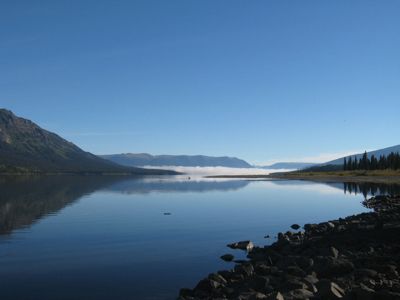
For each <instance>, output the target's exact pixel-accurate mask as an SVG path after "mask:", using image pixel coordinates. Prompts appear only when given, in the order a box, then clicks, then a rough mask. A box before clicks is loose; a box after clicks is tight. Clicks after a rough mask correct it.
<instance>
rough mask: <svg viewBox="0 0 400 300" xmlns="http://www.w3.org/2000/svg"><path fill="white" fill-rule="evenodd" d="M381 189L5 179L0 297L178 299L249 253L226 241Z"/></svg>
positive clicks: (346, 211) (258, 240) (347, 205)
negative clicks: (185, 289) (182, 291)
mask: <svg viewBox="0 0 400 300" xmlns="http://www.w3.org/2000/svg"><path fill="white" fill-rule="evenodd" d="M379 188H381V187H372V188H371V187H369V186H368V187H367V186H358V185H349V184H343V183H334V184H323V183H312V182H305V181H282V180H277V181H275V180H267V181H265V180H259V181H257V180H255V181H247V180H222V179H221V180H215V179H202V178H191V179H190V180H189V178H188V177H186V176H177V177H148V178H126V177H125V178H120V177H114V176H103V177H96V176H86V177H78V176H75V177H73V176H52V177H51V176H49V177H36V178H26V177H20V178H1V179H0V191H1V195H0V291H1V292H0V293H1V294H0V295H1V299H3V300H4V299H21V300H22V299H23V300H29V299H41V300H44V299H114V300H115V299H176V297H177V295H178V293H179V289H180V288H182V287H193V286H194V285H195V284H196V283H197V282H198V281H199V280H200V279H202V278H204V277H205V276H206V275H207V274H208V273H211V272H215V271H217V270H220V269H228V268H232V267H233V263H227V262H224V261H222V260H221V259H220V258H219V257H220V256H221V255H223V254H226V253H232V254H234V255H235V257H236V258H239V259H240V258H244V257H245V254H244V253H243V252H240V251H238V250H231V249H229V248H227V247H226V244H228V243H232V242H236V241H240V240H247V239H250V240H252V241H253V242H254V243H255V244H258V245H263V244H269V243H271V242H273V241H274V236H276V234H277V232H279V231H287V230H289V229H290V228H289V227H290V225H292V224H293V223H298V224H300V225H303V224H305V223H311V222H322V221H326V220H329V219H334V218H338V217H344V216H347V215H351V214H355V213H360V212H363V211H367V209H366V208H364V207H363V206H362V205H361V201H362V200H363V199H364V195H363V193H364V194H368V193H376V192H379ZM391 188H393V187H391ZM381 189H382V188H381ZM355 192H357V193H355ZM266 235H270V236H271V238H269V239H266V238H264V236H266Z"/></svg>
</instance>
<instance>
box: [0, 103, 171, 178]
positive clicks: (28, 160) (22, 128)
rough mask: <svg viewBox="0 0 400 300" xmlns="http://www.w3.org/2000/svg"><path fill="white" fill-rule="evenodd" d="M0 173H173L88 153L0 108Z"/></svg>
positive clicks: (29, 121)
mask: <svg viewBox="0 0 400 300" xmlns="http://www.w3.org/2000/svg"><path fill="white" fill-rule="evenodd" d="M0 173H3V174H4V173H103V174H104V173H124V174H125V173H126V174H136V175H145V174H172V173H173V172H169V171H161V170H145V169H139V168H127V167H124V166H120V165H118V164H115V163H113V162H110V161H108V160H105V159H102V158H100V157H98V156H96V155H94V154H92V153H90V152H86V151H84V150H82V149H81V148H79V147H78V146H76V145H75V144H73V143H72V142H69V141H67V140H65V139H63V138H62V137H60V136H59V135H57V134H55V133H53V132H50V131H47V130H45V129H43V128H41V127H39V126H38V125H37V124H35V123H34V122H32V121H31V120H28V119H24V118H21V117H18V116H16V115H15V114H14V113H13V112H12V111H10V110H7V109H0Z"/></svg>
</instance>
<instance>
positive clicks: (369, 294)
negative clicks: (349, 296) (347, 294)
mask: <svg viewBox="0 0 400 300" xmlns="http://www.w3.org/2000/svg"><path fill="white" fill-rule="evenodd" d="M352 293H353V295H355V297H356V299H362V300H374V298H375V294H376V293H375V291H374V290H373V289H370V288H368V287H367V286H365V285H364V284H362V283H361V284H360V287H356V288H353V291H352Z"/></svg>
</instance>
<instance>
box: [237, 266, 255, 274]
mask: <svg viewBox="0 0 400 300" xmlns="http://www.w3.org/2000/svg"><path fill="white" fill-rule="evenodd" d="M235 272H237V273H239V274H243V275H244V276H251V275H252V274H253V272H254V267H253V265H252V264H249V263H247V264H240V265H236V266H235Z"/></svg>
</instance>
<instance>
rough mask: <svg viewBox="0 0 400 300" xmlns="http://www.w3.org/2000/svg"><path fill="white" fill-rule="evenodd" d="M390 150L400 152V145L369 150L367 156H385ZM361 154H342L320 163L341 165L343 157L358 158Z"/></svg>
mask: <svg viewBox="0 0 400 300" xmlns="http://www.w3.org/2000/svg"><path fill="white" fill-rule="evenodd" d="M391 152H394V153H397V152H399V153H400V145H396V146H392V147H387V148H383V149H379V150H375V151H370V152H367V155H368V157H369V158H371V156H372V155H375V157H377V158H379V156H381V155H384V156H387V155H389V154H390V153H391ZM363 154H364V153H358V154H354V155H349V156H344V157H341V158H338V159H335V160H331V161H328V162H326V163H323V164H322V165H343V161H344V159H345V158H346V159H347V158H349V157H352V158H354V157H355V156H356V157H357V159H360V158H362V156H363Z"/></svg>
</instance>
